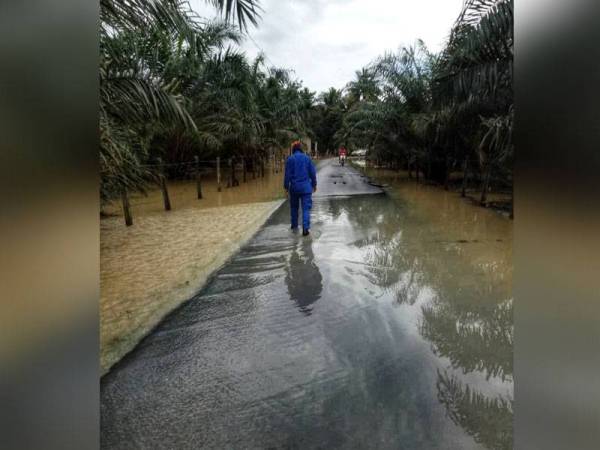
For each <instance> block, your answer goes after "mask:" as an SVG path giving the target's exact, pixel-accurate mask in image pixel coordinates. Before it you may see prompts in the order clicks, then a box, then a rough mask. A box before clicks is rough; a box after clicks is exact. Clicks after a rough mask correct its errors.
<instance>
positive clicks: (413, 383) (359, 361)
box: [101, 161, 513, 449]
mask: <svg viewBox="0 0 600 450" xmlns="http://www.w3.org/2000/svg"><path fill="white" fill-rule="evenodd" d="M320 166H321V167H320V170H319V172H318V177H319V194H320V195H318V196H315V199H314V206H313V212H312V217H313V226H312V229H311V236H309V237H308V238H303V237H302V236H301V235H299V234H294V233H292V232H291V230H290V229H289V217H288V204H287V203H285V204H284V205H283V206H282V207H281V208H280V209H279V210H277V211H276V212H275V213H274V215H273V216H272V217H271V218H270V219H269V220H268V222H267V223H266V224H265V226H264V227H263V228H262V229H261V230H260V231H259V232H258V233H257V235H255V236H254V238H253V239H252V240H251V241H250V242H249V244H248V245H246V246H245V247H244V248H243V249H242V250H241V252H240V253H238V254H237V255H236V256H235V257H234V258H233V259H232V260H231V261H230V263H229V264H227V265H226V266H225V267H224V268H223V269H221V270H220V271H219V272H218V273H217V274H216V275H215V276H214V277H213V278H212V280H211V281H209V283H208V284H207V286H206V287H205V288H204V289H203V290H202V291H201V292H200V293H199V294H198V295H196V296H195V297H193V298H192V299H191V300H190V301H189V302H187V303H185V304H184V305H182V306H181V307H180V308H179V309H178V310H176V311H175V312H173V313H172V314H171V315H170V316H168V317H167V318H166V319H165V320H164V321H163V322H162V323H161V325H159V327H158V328H157V329H156V330H155V331H154V332H153V333H152V334H151V335H150V336H148V337H147V338H146V339H145V340H143V341H142V342H141V344H140V345H139V346H138V347H137V349H136V350H134V351H133V352H132V353H131V354H129V355H128V356H127V357H125V358H124V359H123V360H122V361H121V362H120V363H118V364H117V365H116V366H115V367H114V368H113V370H111V372H110V373H109V374H108V375H106V376H105V377H104V378H103V379H102V390H101V430H102V434H101V444H102V447H103V448H111V449H113V448H201V447H202V448H403V449H478V448H489V449H504V448H506V449H509V448H512V414H513V413H512V411H513V408H512V402H513V400H512V399H513V380H512V376H513V372H512V351H513V347H512V343H513V325H512V307H513V302H512V289H511V280H512V267H511V253H512V227H511V222H510V221H509V220H508V219H505V218H504V217H502V216H500V215H498V214H496V213H494V212H493V211H489V210H486V209H483V208H478V207H475V206H472V205H470V204H468V203H467V202H465V201H464V200H462V199H460V197H458V196H457V195H456V194H454V195H453V194H450V193H447V192H444V191H442V190H439V189H435V188H428V187H425V186H416V185H414V184H410V183H397V185H395V184H392V185H391V187H390V188H388V189H386V193H383V192H380V191H379V190H377V189H373V188H372V186H370V185H369V184H368V183H367V180H366V179H365V178H363V177H361V176H360V174H358V173H357V172H356V171H355V170H354V169H352V168H350V167H348V166H346V167H345V168H340V167H339V166H337V164H336V163H335V162H334V161H324V162H322V163H321V164H320ZM338 185H339V186H338ZM338 188H339V189H338ZM340 192H341V193H340ZM366 192H371V194H366ZM375 192H379V193H375ZM352 194H355V195H352Z"/></svg>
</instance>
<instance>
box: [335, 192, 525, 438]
mask: <svg viewBox="0 0 600 450" xmlns="http://www.w3.org/2000/svg"><path fill="white" fill-rule="evenodd" d="M400 206H401V205H400ZM344 207H345V209H346V210H345V211H341V210H337V211H336V213H337V214H338V215H339V214H341V213H343V212H345V213H346V216H347V217H348V219H349V220H350V221H351V222H354V223H355V226H356V228H357V229H363V230H365V234H366V237H364V238H362V239H359V240H357V241H356V242H354V243H353V245H354V246H356V247H357V248H360V249H361V250H362V252H363V256H364V263H365V265H364V269H363V272H362V275H363V276H364V277H365V278H366V279H368V280H369V282H370V283H372V284H373V285H375V286H378V287H379V288H381V289H383V290H384V291H385V292H388V293H389V294H391V296H392V297H393V298H394V300H395V301H396V302H397V303H398V304H401V305H407V306H413V305H415V303H416V302H417V300H418V299H419V298H420V294H421V293H422V292H423V291H424V290H429V292H431V293H433V297H431V296H430V297H429V300H427V301H425V302H424V303H421V304H419V305H418V306H417V307H418V308H419V309H420V311H421V314H420V324H419V332H420V334H421V335H422V336H423V338H425V339H427V340H428V341H429V342H430V343H431V346H432V349H433V352H434V353H435V354H436V355H438V356H439V357H445V358H448V359H449V361H450V364H451V366H452V368H454V369H458V370H460V371H461V372H462V373H464V374H467V373H469V372H479V373H482V374H483V375H484V376H485V378H486V379H487V380H489V379H490V378H491V377H494V378H496V379H499V380H501V381H503V382H504V381H506V382H508V383H511V382H512V372H513V367H512V356H513V320H512V311H513V302H512V299H510V298H507V297H510V295H507V290H506V288H505V285H504V284H503V283H504V282H503V281H502V280H503V278H504V277H503V274H502V273H500V274H497V273H494V271H485V272H484V271H480V273H479V272H477V269H476V268H473V269H471V268H468V267H467V268H466V270H464V269H465V262H464V261H463V260H462V259H461V256H460V253H459V252H455V251H452V248H451V247H448V246H442V245H439V244H437V245H436V244H435V240H434V239H433V238H432V237H431V236H429V235H428V234H429V233H430V232H431V230H429V229H422V228H421V227H420V223H419V222H418V220H419V219H418V218H417V217H409V216H408V213H404V212H403V211H402V208H401V207H400V208H398V204H395V203H394V202H393V201H390V200H389V199H375V198H372V199H371V198H368V199H367V198H365V199H358V198H356V199H353V200H352V201H349V202H344ZM434 231H435V230H434ZM437 232H438V233H439V234H440V235H441V236H444V231H443V230H441V231H440V230H437ZM428 242H429V243H428ZM483 262H486V261H485V260H484V261H483ZM489 262H490V264H492V265H493V266H494V267H496V266H495V264H496V263H497V261H495V260H494V261H489ZM460 268H463V269H460ZM508 294H509V291H508ZM507 386H510V384H509V385H507ZM436 387H437V390H438V397H439V399H440V402H441V403H442V404H444V406H445V407H446V409H447V411H448V414H449V416H450V417H451V418H452V420H453V421H454V422H455V423H456V424H457V425H459V426H461V427H462V428H463V429H464V430H465V431H466V432H467V433H469V434H470V435H472V436H473V438H474V439H475V440H476V441H477V442H479V443H481V444H482V445H484V446H485V447H487V448H493V449H495V448H510V447H511V445H512V414H513V413H512V400H511V399H510V398H505V397H503V396H493V395H492V396H487V394H485V395H484V394H482V393H480V392H478V391H477V390H476V388H474V387H473V386H470V385H469V384H467V383H464V382H463V381H461V380H460V379H459V378H457V377H456V376H455V375H452V376H448V375H447V373H446V372H445V371H444V372H439V373H438V382H437V386H436Z"/></svg>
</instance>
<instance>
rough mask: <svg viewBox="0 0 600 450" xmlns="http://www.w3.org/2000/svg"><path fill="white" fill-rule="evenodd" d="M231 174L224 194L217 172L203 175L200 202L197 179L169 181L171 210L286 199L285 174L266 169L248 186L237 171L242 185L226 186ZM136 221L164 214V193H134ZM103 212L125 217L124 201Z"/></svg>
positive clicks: (249, 179)
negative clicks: (218, 182)
mask: <svg viewBox="0 0 600 450" xmlns="http://www.w3.org/2000/svg"><path fill="white" fill-rule="evenodd" d="M227 175H228V172H227V173H225V174H223V177H222V182H221V191H220V192H219V191H218V189H217V179H216V175H215V174H214V173H209V174H205V175H203V177H202V179H201V186H202V199H201V200H199V199H198V193H197V187H196V181H195V180H181V181H169V182H168V183H167V190H168V192H169V200H170V202H171V208H172V210H178V209H184V208H195V209H198V208H202V209H205V208H214V207H217V206H230V205H239V204H245V203H256V202H268V201H273V200H278V199H281V198H283V196H284V191H283V173H282V172H281V171H278V172H277V173H275V172H274V171H273V170H272V169H265V176H264V177H256V178H253V177H252V174H251V173H248V174H247V178H246V183H243V182H242V174H241V173H240V172H239V171H238V172H236V177H237V178H238V181H239V183H240V184H239V186H234V187H231V188H228V187H226V186H227ZM130 203H131V213H132V215H133V222H134V223H135V219H136V217H139V216H147V215H151V214H156V213H161V212H164V204H163V198H162V192H161V191H160V189H159V188H158V187H157V186H154V187H152V188H151V189H149V190H148V192H147V195H143V194H134V195H132V196H131V199H130ZM103 212H104V213H105V214H107V215H109V216H122V215H123V211H122V209H121V202H120V200H119V201H113V202H110V203H109V204H107V205H104V207H103Z"/></svg>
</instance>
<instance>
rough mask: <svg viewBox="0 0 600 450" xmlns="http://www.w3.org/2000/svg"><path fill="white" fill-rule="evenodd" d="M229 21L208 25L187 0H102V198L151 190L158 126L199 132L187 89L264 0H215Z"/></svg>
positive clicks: (236, 36)
mask: <svg viewBox="0 0 600 450" xmlns="http://www.w3.org/2000/svg"><path fill="white" fill-rule="evenodd" d="M207 1H208V2H209V3H210V4H212V5H213V6H215V7H216V8H217V9H218V10H220V11H221V12H222V13H223V15H224V17H225V22H223V23H217V24H215V23H207V22H205V21H202V19H201V18H199V17H197V16H196V15H195V13H194V12H193V11H192V10H191V8H190V7H189V5H188V4H187V2H184V1H181V0H157V1H150V0H101V2H100V19H101V23H100V120H99V124H100V167H101V197H102V199H108V198H111V197H114V196H116V195H118V194H119V193H122V192H123V191H124V190H143V189H144V187H145V186H146V184H147V182H148V181H150V180H151V179H152V178H153V173H152V172H151V171H150V170H148V169H147V168H145V167H144V165H143V163H144V162H145V161H146V160H147V158H148V154H149V145H150V142H151V141H152V139H153V137H154V135H155V134H156V132H157V131H159V130H162V129H164V127H180V128H182V129H185V130H189V131H196V129H197V128H196V126H195V123H194V120H193V119H192V117H191V116H190V113H189V104H188V102H187V100H186V97H185V95H184V94H185V92H186V90H187V89H188V88H189V87H190V84H191V82H192V80H193V78H194V77H195V73H196V72H197V70H198V69H199V67H200V66H201V65H202V64H203V63H204V62H205V61H206V59H207V58H209V57H210V56H211V55H212V54H213V53H214V52H215V51H218V50H219V49H221V48H222V47H223V46H224V45H226V44H227V43H228V42H230V41H234V42H235V41H236V40H239V38H240V35H239V33H238V32H237V31H235V29H234V28H233V27H232V26H231V25H229V23H231V22H233V21H236V22H237V24H238V26H239V28H240V29H242V30H245V29H246V28H247V27H248V26H249V24H256V21H257V19H258V17H259V12H260V10H259V6H258V1H257V0H235V1H225V0H207Z"/></svg>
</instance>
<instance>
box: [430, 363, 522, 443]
mask: <svg viewBox="0 0 600 450" xmlns="http://www.w3.org/2000/svg"><path fill="white" fill-rule="evenodd" d="M436 385H437V390H438V399H439V400H440V403H442V404H443V405H444V406H445V407H446V411H448V415H449V416H450V418H451V419H452V421H453V422H454V423H455V424H457V425H458V426H460V427H461V428H463V429H464V430H465V431H466V432H467V433H469V434H470V435H471V436H473V439H475V441H476V442H478V443H480V444H482V445H484V446H485V447H486V448H489V449H498V450H508V449H511V448H512V444H513V437H512V420H513V402H512V400H510V399H506V398H503V397H501V396H500V397H493V398H489V397H486V396H485V395H483V394H481V393H480V392H478V391H476V390H475V389H471V388H470V387H469V385H468V384H463V383H461V382H460V381H459V380H458V379H457V378H456V377H455V376H451V375H448V373H447V372H445V371H444V372H440V371H438V379H437V383H436Z"/></svg>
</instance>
